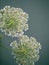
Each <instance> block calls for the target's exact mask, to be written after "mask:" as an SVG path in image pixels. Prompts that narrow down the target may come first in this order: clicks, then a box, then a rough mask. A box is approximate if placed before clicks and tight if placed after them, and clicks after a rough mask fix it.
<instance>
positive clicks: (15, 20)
mask: <svg viewBox="0 0 49 65" xmlns="http://www.w3.org/2000/svg"><path fill="white" fill-rule="evenodd" d="M28 18H29V16H28V14H27V13H26V12H24V11H23V10H22V9H21V8H14V7H10V6H5V7H4V8H3V9H1V10H0V29H1V31H2V32H5V34H6V35H8V36H13V37H17V36H18V35H20V34H23V33H24V31H26V30H28V24H27V21H28Z"/></svg>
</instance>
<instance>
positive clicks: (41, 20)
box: [0, 0, 49, 65]
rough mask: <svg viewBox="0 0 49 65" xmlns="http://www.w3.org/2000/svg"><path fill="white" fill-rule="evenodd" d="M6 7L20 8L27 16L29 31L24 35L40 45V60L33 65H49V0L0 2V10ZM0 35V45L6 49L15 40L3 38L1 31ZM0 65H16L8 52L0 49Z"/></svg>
mask: <svg viewBox="0 0 49 65" xmlns="http://www.w3.org/2000/svg"><path fill="white" fill-rule="evenodd" d="M6 5H9V6H11V7H16V8H22V9H23V10H24V11H25V12H27V13H28V14H29V20H28V25H29V30H28V31H26V32H25V34H27V35H28V36H29V37H31V36H33V37H35V38H36V39H37V41H38V42H40V43H41V45H42V49H41V50H40V59H39V61H37V62H36V63H35V65H49V0H0V9H2V8H4V6H6ZM0 35H2V37H3V38H2V41H0V44H2V45H5V46H7V47H10V46H9V45H10V43H11V42H12V41H13V40H16V39H17V38H12V37H8V36H5V35H4V33H2V32H1V31H0ZM0 39H1V38H0ZM0 65H17V64H16V62H15V59H14V58H13V56H12V55H11V51H10V50H7V49H5V48H0Z"/></svg>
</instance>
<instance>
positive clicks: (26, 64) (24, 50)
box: [10, 35, 41, 65]
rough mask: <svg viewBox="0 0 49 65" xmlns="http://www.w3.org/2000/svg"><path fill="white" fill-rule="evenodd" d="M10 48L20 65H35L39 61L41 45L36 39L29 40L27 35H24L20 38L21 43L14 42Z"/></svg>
mask: <svg viewBox="0 0 49 65" xmlns="http://www.w3.org/2000/svg"><path fill="white" fill-rule="evenodd" d="M10 46H11V47H12V49H13V51H12V52H13V53H14V58H15V59H16V62H17V63H18V65H19V64H20V65H21V64H22V65H34V63H35V62H36V61H38V60H39V50H40V49H41V45H40V43H39V42H37V41H36V39H35V38H34V37H30V38H29V37H28V36H27V35H22V36H20V37H19V43H17V41H13V42H12V43H11V44H10ZM13 47H14V48H13Z"/></svg>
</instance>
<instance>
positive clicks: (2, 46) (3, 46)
mask: <svg viewBox="0 0 49 65" xmlns="http://www.w3.org/2000/svg"><path fill="white" fill-rule="evenodd" d="M0 47H1V48H5V49H7V50H12V49H11V48H9V47H7V46H5V45H1V44H0Z"/></svg>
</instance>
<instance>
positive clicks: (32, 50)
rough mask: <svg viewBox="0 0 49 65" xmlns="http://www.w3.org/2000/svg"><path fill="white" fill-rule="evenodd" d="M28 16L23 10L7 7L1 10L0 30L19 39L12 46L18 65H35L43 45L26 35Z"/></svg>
mask: <svg viewBox="0 0 49 65" xmlns="http://www.w3.org/2000/svg"><path fill="white" fill-rule="evenodd" d="M28 18H29V16H28V14H27V13H26V12H24V11H23V10H22V9H21V8H15V7H10V6H5V7H4V8H3V9H1V10H0V30H1V31H2V32H5V34H6V35H8V36H12V37H18V41H13V42H12V43H11V44H10V46H11V48H12V55H13V56H14V58H15V60H16V62H17V63H18V65H34V63H35V62H36V61H38V59H39V50H40V49H41V45H40V43H39V42H37V41H36V39H35V38H34V37H30V38H29V37H28V36H27V35H24V31H27V30H28V24H27V21H28Z"/></svg>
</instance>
